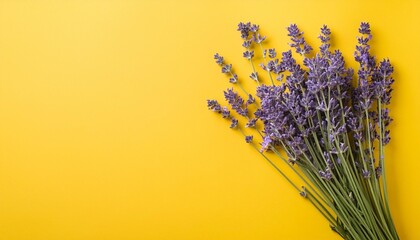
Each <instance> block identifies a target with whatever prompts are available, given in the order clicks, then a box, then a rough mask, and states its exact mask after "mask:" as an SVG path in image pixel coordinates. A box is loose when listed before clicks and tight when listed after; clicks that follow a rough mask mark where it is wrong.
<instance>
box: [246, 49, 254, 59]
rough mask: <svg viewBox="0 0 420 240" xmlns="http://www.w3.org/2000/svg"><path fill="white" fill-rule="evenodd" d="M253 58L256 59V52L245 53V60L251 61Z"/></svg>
mask: <svg viewBox="0 0 420 240" xmlns="http://www.w3.org/2000/svg"><path fill="white" fill-rule="evenodd" d="M253 57H254V51H245V52H244V58H246V59H248V60H250V59H251V58H253Z"/></svg>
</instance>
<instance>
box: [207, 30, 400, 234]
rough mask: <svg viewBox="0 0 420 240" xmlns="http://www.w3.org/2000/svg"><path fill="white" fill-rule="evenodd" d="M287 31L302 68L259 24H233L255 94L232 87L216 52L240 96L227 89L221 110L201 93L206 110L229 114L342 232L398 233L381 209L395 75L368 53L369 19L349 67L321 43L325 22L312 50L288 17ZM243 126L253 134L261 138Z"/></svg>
mask: <svg viewBox="0 0 420 240" xmlns="http://www.w3.org/2000/svg"><path fill="white" fill-rule="evenodd" d="M287 30H288V36H289V37H290V40H291V43H290V46H291V48H292V49H293V50H294V52H295V53H296V54H297V55H298V57H299V58H301V59H298V60H302V63H303V64H302V65H301V64H299V63H298V61H297V60H296V59H295V56H294V54H293V53H292V51H291V50H289V51H285V52H282V53H281V54H279V55H278V54H277V52H276V50H275V49H265V48H264V46H263V42H264V40H265V39H266V37H264V36H261V35H260V33H259V26H258V25H255V24H251V23H239V25H238V31H239V32H240V34H241V38H242V40H243V44H242V46H243V47H244V48H245V51H244V52H243V57H244V58H245V59H246V61H248V62H249V63H250V65H251V73H250V76H249V78H250V79H251V80H252V81H255V83H256V84H257V89H256V94H255V95H256V97H257V98H256V97H254V95H252V94H250V93H248V92H247V91H246V89H245V88H244V87H243V86H242V85H241V82H240V81H239V78H238V75H237V74H236V73H235V72H234V71H233V69H232V64H228V63H226V62H225V61H224V58H223V57H222V56H221V55H219V54H217V53H216V54H215V55H214V59H215V60H216V63H217V64H219V65H220V67H221V69H222V73H225V74H227V75H228V76H229V81H230V83H232V84H233V85H235V86H237V87H238V88H239V90H240V91H241V93H243V94H239V93H238V92H236V91H235V90H234V89H233V88H229V89H227V90H226V91H224V97H225V99H226V101H227V102H228V104H229V106H230V108H228V107H225V106H221V105H220V104H219V102H217V101H216V100H207V106H208V108H209V109H210V110H212V111H214V112H216V113H219V114H221V116H222V117H223V118H225V119H228V120H230V128H233V129H238V130H239V131H240V132H241V133H242V134H243V135H244V137H245V141H246V142H247V143H249V144H251V145H252V146H253V147H254V148H255V149H256V150H257V151H258V152H259V153H260V154H261V156H262V157H263V158H264V159H265V160H267V161H268V162H269V163H270V164H271V165H272V166H273V167H274V168H275V169H276V170H277V171H278V172H279V173H280V174H281V175H282V176H283V177H284V178H285V179H286V180H287V181H288V182H289V183H290V184H291V185H292V187H294V188H295V189H296V190H297V192H298V193H299V194H300V196H302V197H303V198H305V199H307V200H308V201H309V202H310V203H311V204H313V206H314V207H315V208H316V209H317V210H318V211H319V212H320V213H321V214H322V215H323V216H324V217H325V219H326V220H327V221H328V222H329V224H330V226H331V228H332V230H334V231H335V232H337V233H338V234H339V235H340V236H341V237H342V238H343V239H399V237H398V234H397V231H396V229H395V226H394V223H393V220H392V217H391V211H390V208H389V201H388V194H387V184H386V177H385V172H386V171H385V158H384V146H385V145H387V144H388V143H389V141H390V134H389V130H388V129H387V127H388V125H389V124H390V122H391V121H392V119H391V118H390V116H389V109H388V108H387V105H388V104H389V103H390V99H391V92H392V89H391V85H392V83H393V82H394V80H393V78H392V76H391V75H392V73H393V67H392V66H391V64H390V61H389V60H388V59H384V60H382V61H380V62H377V60H376V58H375V57H374V56H372V55H371V53H370V46H369V41H370V40H371V38H372V35H371V30H370V26H369V24H368V23H364V22H362V23H361V24H360V28H359V33H360V36H359V37H358V38H357V41H358V44H357V46H356V51H355V53H354V58H355V60H356V62H357V63H358V65H359V69H358V71H357V74H354V70H353V69H351V68H348V67H346V66H345V62H344V58H343V55H342V53H341V52H340V51H339V50H331V49H330V35H331V31H330V29H329V28H328V27H327V26H325V25H324V26H323V27H322V28H321V34H320V36H319V39H320V40H321V45H320V48H319V52H318V53H316V54H315V53H313V48H312V47H311V46H310V45H308V44H307V42H306V41H305V39H304V37H303V32H301V31H300V30H299V29H298V27H297V26H296V25H295V24H292V25H290V26H289V27H288V28H287ZM256 52H259V53H260V54H261V55H262V57H261V58H260V59H261V61H262V63H261V64H260V65H259V66H260V67H261V70H260V71H261V72H263V74H264V75H266V76H267V77H266V78H265V79H266V82H267V84H264V82H263V79H262V77H261V76H260V75H261V74H259V72H258V70H257V68H256V63H255V62H256V60H257V57H256V56H254V55H255V53H256ZM354 80H355V81H354ZM243 96H246V97H245V98H244V97H243ZM230 109H231V110H233V111H232V114H231V112H230V111H231V110H230ZM238 119H243V120H244V124H243V125H242V124H240V122H239V120H238ZM243 127H245V128H248V130H246V131H247V132H248V131H249V130H252V131H255V134H254V135H255V136H259V137H260V139H261V142H260V144H258V145H257V144H255V142H256V140H255V139H254V135H247V134H246V133H245V129H244V128H243ZM262 127H263V129H261V128H262ZM267 152H270V153H267ZM272 156H277V157H278V158H279V159H280V161H282V162H283V163H284V164H285V165H287V166H288V167H290V168H291V169H292V172H293V173H294V174H296V175H297V176H298V177H299V178H300V179H301V181H302V182H303V183H304V186H302V187H298V185H297V184H296V183H295V182H293V181H291V180H290V178H289V177H288V176H287V175H286V174H284V173H283V171H282V170H281V168H282V167H279V166H278V165H277V164H276V163H275V162H274V161H273V160H272V159H270V158H271V157H272Z"/></svg>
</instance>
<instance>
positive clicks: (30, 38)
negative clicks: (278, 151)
mask: <svg viewBox="0 0 420 240" xmlns="http://www.w3.org/2000/svg"><path fill="white" fill-rule="evenodd" d="M336 2H337V1H317V2H315V1H272V2H269V1H229V2H226V1H207V2H202V3H198V2H194V1H189V2H187V1H180V2H175V1H173V2H172V1H129V0H125V1H122V0H120V1H117V0H105V1H98V0H97V1H94V0H88V1H81V0H79V1H6V0H4V1H0V239H1V240H17V239H19V240H20V239H22V240H23V239H28V240H66V239H69V240H70V239H83V240H84V239H86V240H93V239H98V240H99V239H101V240H102V239H142V240H165V239H167V240H188V239H191V240H193V239H194V240H195V239H203V240H204V239H221V240H223V239H226V240H228V239H229V240H233V239H241V240H245V239H291V240H293V239H339V238H338V236H337V235H335V234H334V233H333V232H332V231H331V230H330V229H329V226H328V224H327V222H326V221H325V220H324V219H323V218H322V216H321V215H319V214H318V213H317V212H316V210H314V209H313V208H312V207H311V206H310V204H308V203H307V202H306V201H305V200H304V199H302V198H301V197H300V196H299V195H298V194H297V193H295V192H294V190H293V189H292V188H291V187H290V186H289V185H288V184H287V182H286V181H284V179H282V178H281V177H280V176H279V175H278V174H277V173H276V172H275V171H274V170H273V169H272V168H271V167H270V166H269V165H268V164H267V163H266V162H264V160H263V159H261V158H260V157H259V155H258V154H257V153H256V152H254V151H253V149H252V148H251V147H249V146H248V145H246V144H245V143H244V141H243V139H242V136H241V135H240V134H239V133H237V132H234V131H231V130H230V129H229V128H228V122H226V121H224V120H222V119H220V118H219V117H218V116H216V115H215V114H212V113H211V112H209V111H207V110H206V106H205V100H206V98H216V99H219V100H222V93H221V90H223V89H225V88H227V87H230V85H229V83H228V79H227V78H226V77H224V76H223V75H221V74H220V73H219V71H220V70H219V68H218V66H217V65H216V64H214V63H213V59H212V56H213V53H215V52H217V51H219V52H220V53H222V54H223V55H224V56H225V57H226V59H227V60H228V61H230V62H232V63H234V64H235V67H236V69H237V71H238V72H239V73H240V74H241V75H242V76H247V75H248V74H249V73H248V69H249V68H248V67H249V66H248V65H247V62H246V61H245V60H243V59H242V56H241V55H242V47H241V46H240V45H241V40H240V37H239V35H238V33H237V32H236V24H237V23H238V22H239V21H253V22H256V23H258V24H260V26H261V28H262V32H263V33H264V34H266V35H267V36H268V39H269V45H268V46H270V47H276V48H277V49H278V50H279V51H284V50H286V49H287V47H288V46H287V42H288V39H287V36H286V29H285V27H286V26H288V25H289V24H290V23H297V24H298V26H299V27H300V28H301V29H302V30H303V31H305V34H306V38H307V39H308V40H309V42H310V43H311V44H313V45H314V46H317V44H318V41H317V36H318V33H319V28H320V27H321V26H322V24H324V23H326V24H328V25H329V26H330V27H331V30H332V32H333V41H334V45H333V48H340V49H341V50H342V51H343V52H344V55H345V57H346V60H347V62H348V63H350V65H354V61H353V57H352V54H353V51H354V45H355V44H356V38H355V37H356V35H357V27H358V25H359V23H360V22H361V21H369V22H370V23H371V26H372V29H373V35H374V40H373V51H374V53H375V54H377V55H378V56H379V57H389V58H390V59H391V61H392V63H393V64H394V66H395V69H396V74H395V78H396V83H395V92H394V97H393V103H392V105H391V112H392V116H393V118H394V119H395V121H394V123H393V124H392V127H391V130H392V142H391V144H390V145H389V146H388V147H387V149H386V157H387V159H388V162H387V164H388V165H387V169H389V171H388V174H387V176H388V178H389V179H388V182H389V187H390V189H389V194H390V201H391V208H392V211H393V215H394V219H395V222H396V225H397V228H398V230H399V234H400V236H401V239H420V233H419V231H418V229H417V225H418V221H417V220H418V219H419V217H420V216H419V212H420V206H419V204H418V203H419V202H420V194H419V192H418V187H417V183H418V182H419V174H418V169H419V167H420V163H419V161H418V157H417V151H418V148H419V143H420V140H419V139H420V127H419V124H418V121H419V120H418V119H419V117H420V101H419V100H418V95H419V94H420V84H419V82H420V80H419V76H420V70H419V69H420V67H419V66H420V64H419V63H420V61H419V60H418V59H419V53H420V51H419V50H420V49H419V48H420V45H419V44H418V43H419V42H420V34H419V32H418V25H419V24H420V18H419V17H418V11H419V10H420V4H419V3H418V2H416V1H401V2H400V1H394V2H391V1H370V2H369V3H365V1H352V2H351V3H350V1H348V2H347V3H340V4H337V3H336ZM242 79H243V81H244V82H246V83H245V85H246V86H247V88H248V89H253V87H254V86H253V84H252V83H251V82H250V81H247V78H246V77H242Z"/></svg>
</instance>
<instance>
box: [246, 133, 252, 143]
mask: <svg viewBox="0 0 420 240" xmlns="http://www.w3.org/2000/svg"><path fill="white" fill-rule="evenodd" d="M253 139H254V137H253V136H252V135H250V136H246V137H245V142H247V143H251V142H252V140H253Z"/></svg>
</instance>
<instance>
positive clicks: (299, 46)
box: [287, 24, 312, 55]
mask: <svg viewBox="0 0 420 240" xmlns="http://www.w3.org/2000/svg"><path fill="white" fill-rule="evenodd" d="M287 31H288V32H289V34H288V35H287V36H289V37H290V40H292V43H291V44H290V46H291V47H293V48H295V50H296V53H299V54H301V55H304V54H308V53H310V52H311V51H312V47H311V46H309V45H308V44H307V43H306V41H305V38H303V32H301V31H300V30H299V28H298V27H297V25H296V24H291V25H290V26H289V27H288V28H287Z"/></svg>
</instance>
